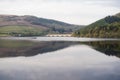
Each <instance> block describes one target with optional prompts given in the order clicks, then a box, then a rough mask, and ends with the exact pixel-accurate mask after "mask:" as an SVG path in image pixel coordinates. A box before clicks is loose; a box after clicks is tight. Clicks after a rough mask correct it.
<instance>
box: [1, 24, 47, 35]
mask: <svg viewBox="0 0 120 80" xmlns="http://www.w3.org/2000/svg"><path fill="white" fill-rule="evenodd" d="M43 31H45V30H44V29H42V28H40V27H31V26H4V27H0V36H13V34H23V35H40V34H42V33H43Z"/></svg>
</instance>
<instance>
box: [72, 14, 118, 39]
mask: <svg viewBox="0 0 120 80" xmlns="http://www.w3.org/2000/svg"><path fill="white" fill-rule="evenodd" d="M73 36H79V37H97V38H98V37H99V38H120V13H119V14H117V15H114V16H107V17H105V18H103V19H101V20H98V21H96V22H95V23H93V24H90V25H88V26H86V27H85V28H82V29H80V30H78V31H76V32H74V33H73Z"/></svg>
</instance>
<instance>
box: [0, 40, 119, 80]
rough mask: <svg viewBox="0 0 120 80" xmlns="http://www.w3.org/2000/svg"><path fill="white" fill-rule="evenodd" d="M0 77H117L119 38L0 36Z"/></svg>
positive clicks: (93, 79)
mask: <svg viewBox="0 0 120 80" xmlns="http://www.w3.org/2000/svg"><path fill="white" fill-rule="evenodd" d="M34 39H35V40H34ZM60 39H61V38H60ZM49 40H50V41H49ZM67 40H68V41H67ZM0 80H120V41H119V40H102V39H101V40H96V39H80V41H79V40H78V39H71V38H64V39H61V40H59V38H57V39H56V38H52V39H51V38H50V39H49V38H37V39H36V38H29V39H27V38H26V39H20V40H19V39H9V40H8V39H0Z"/></svg>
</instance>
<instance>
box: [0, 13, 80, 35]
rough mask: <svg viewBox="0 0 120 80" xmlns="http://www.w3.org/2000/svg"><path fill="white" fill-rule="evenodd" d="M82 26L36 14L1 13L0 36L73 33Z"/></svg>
mask: <svg viewBox="0 0 120 80" xmlns="http://www.w3.org/2000/svg"><path fill="white" fill-rule="evenodd" d="M80 27H81V26H78V25H72V24H68V23H64V22H60V21H56V20H51V19H44V18H38V17H35V16H28V15H26V16H16V15H0V36H37V35H44V34H47V33H71V32H72V31H75V30H77V29H78V28H80Z"/></svg>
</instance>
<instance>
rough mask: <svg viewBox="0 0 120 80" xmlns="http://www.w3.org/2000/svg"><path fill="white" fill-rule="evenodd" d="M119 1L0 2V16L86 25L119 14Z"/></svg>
mask: <svg viewBox="0 0 120 80" xmlns="http://www.w3.org/2000/svg"><path fill="white" fill-rule="evenodd" d="M119 4H120V0H0V14H6V15H33V16H37V17H42V18H48V19H55V20H59V21H63V22H67V23H71V24H78V25H88V24H91V23H93V22H95V21H97V20H99V19H101V18H104V17H106V16H108V15H114V14H116V13H119V12H120V5H119Z"/></svg>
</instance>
